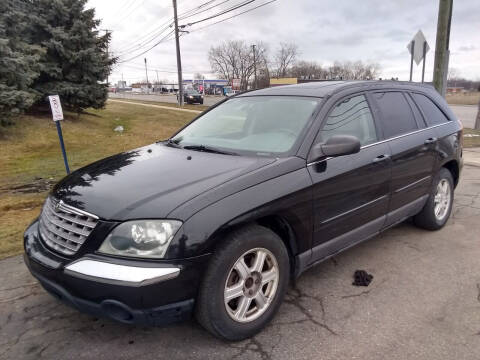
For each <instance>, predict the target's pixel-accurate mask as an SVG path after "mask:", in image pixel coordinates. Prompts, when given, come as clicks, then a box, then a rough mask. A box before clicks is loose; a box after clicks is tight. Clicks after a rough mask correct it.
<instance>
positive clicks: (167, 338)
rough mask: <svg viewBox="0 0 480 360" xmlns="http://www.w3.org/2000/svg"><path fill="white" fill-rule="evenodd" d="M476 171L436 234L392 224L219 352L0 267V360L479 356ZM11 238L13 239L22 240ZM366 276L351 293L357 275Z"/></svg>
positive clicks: (179, 327)
mask: <svg viewBox="0 0 480 360" xmlns="http://www.w3.org/2000/svg"><path fill="white" fill-rule="evenodd" d="M479 218H480V167H478V166H471V165H466V166H465V167H464V171H463V174H462V178H461V181H460V184H459V186H458V188H457V190H456V193H455V206H454V211H453V216H452V218H451V219H450V220H449V222H448V223H447V225H446V226H445V227H444V228H443V229H442V230H440V231H436V232H430V231H425V230H421V229H418V228H416V227H415V226H413V225H412V224H411V223H408V222H407V223H404V224H401V225H399V226H397V227H395V228H393V229H390V230H388V231H387V232H385V233H384V234H382V235H380V236H377V237H375V238H373V239H371V240H369V241H367V242H365V243H363V244H361V245H358V246H356V247H354V248H352V249H349V250H347V251H346V252H344V253H342V254H340V255H338V256H335V257H334V258H332V259H330V260H328V261H326V262H324V263H322V264H320V265H318V266H317V267H315V268H313V269H311V270H309V271H308V272H306V273H304V274H303V275H302V276H301V277H300V278H299V279H298V281H297V282H296V283H295V284H292V285H291V286H290V289H289V291H288V294H287V297H286V299H285V302H284V304H283V305H282V307H281V308H280V311H279V313H278V315H277V316H276V317H275V318H274V320H273V322H272V323H271V324H270V325H269V326H268V327H267V328H266V329H265V330H264V331H263V332H262V333H260V334H259V335H257V336H255V337H254V338H252V339H250V340H245V341H242V342H237V343H227V342H223V341H220V340H217V339H216V338H214V337H212V336H211V335H209V334H208V333H207V332H206V331H204V330H203V329H202V328H201V327H200V326H199V325H197V324H196V323H195V322H194V321H188V322H185V323H181V324H176V325H172V326H169V327H164V328H149V327H138V326H129V325H124V324H120V323H116V322H113V321H110V320H104V319H98V318H94V317H92V316H89V315H85V314H81V313H79V312H77V311H76V310H74V309H71V308H69V307H67V306H65V305H63V304H62V303H60V302H59V301H57V300H56V299H54V298H53V297H51V296H50V295H48V294H47V293H46V292H45V291H44V290H43V289H42V288H41V286H40V285H39V284H38V283H37V281H36V280H35V279H34V278H32V276H31V275H30V274H29V273H28V271H27V269H26V267H25V265H24V264H23V260H22V258H21V257H20V256H15V257H11V258H8V259H6V260H3V261H0V273H1V274H2V276H1V278H0V304H1V306H0V335H1V336H0V359H39V358H46V359H99V358H101V359H104V360H105V359H169V360H172V359H222V360H225V359H263V360H266V359H368V360H375V359H379V360H380V359H381V360H384V359H389V360H395V359H402V360H404V359H422V360H424V359H479V358H480V261H479V259H480V241H479V234H480V222H479V221H478V219H479ZM19 240H20V239H19ZM357 269H363V270H366V271H367V272H369V273H371V274H373V276H374V278H373V281H372V283H371V284H370V285H369V286H368V287H355V286H352V280H353V279H352V276H353V273H354V271H355V270H357Z"/></svg>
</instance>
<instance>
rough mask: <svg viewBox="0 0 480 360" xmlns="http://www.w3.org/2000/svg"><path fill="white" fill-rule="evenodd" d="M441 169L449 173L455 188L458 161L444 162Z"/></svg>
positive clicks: (458, 172)
mask: <svg viewBox="0 0 480 360" xmlns="http://www.w3.org/2000/svg"><path fill="white" fill-rule="evenodd" d="M441 167H443V168H445V169H447V170H448V171H450V173H451V174H452V177H453V184H454V187H457V184H458V181H459V178H460V167H459V165H458V161H457V160H455V159H453V160H449V161H446V162H445V163H444V164H442V166H441Z"/></svg>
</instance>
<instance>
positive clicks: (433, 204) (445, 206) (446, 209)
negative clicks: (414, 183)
mask: <svg viewBox="0 0 480 360" xmlns="http://www.w3.org/2000/svg"><path fill="white" fill-rule="evenodd" d="M453 191H454V183H453V177H452V174H451V173H450V171H448V170H447V169H445V168H441V169H440V171H439V172H438V173H437V175H436V176H435V178H434V179H433V181H432V188H431V190H430V195H429V197H428V200H427V203H426V204H425V206H424V207H423V209H422V211H420V212H419V213H418V214H417V215H415V217H414V222H415V225H417V226H419V227H421V228H424V229H427V230H438V229H441V228H442V227H443V226H445V224H446V223H447V221H448V218H449V217H450V214H451V212H452V207H453Z"/></svg>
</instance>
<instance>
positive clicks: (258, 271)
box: [224, 248, 279, 323]
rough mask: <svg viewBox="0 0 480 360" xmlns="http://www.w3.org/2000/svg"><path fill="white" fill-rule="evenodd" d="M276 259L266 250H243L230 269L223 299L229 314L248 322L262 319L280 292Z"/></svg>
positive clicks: (238, 319)
mask: <svg viewBox="0 0 480 360" xmlns="http://www.w3.org/2000/svg"><path fill="white" fill-rule="evenodd" d="M278 280H279V268H278V263H277V259H276V258H275V256H274V255H273V254H272V253H271V252H270V251H269V250H267V249H264V248H255V249H252V250H249V251H247V252H246V253H244V254H243V255H242V256H241V257H240V258H239V259H238V260H237V261H236V262H235V264H234V265H233V267H232V268H231V269H230V272H229V274H228V276H227V281H226V283H225V291H224V302H225V307H226V310H227V313H228V315H229V316H230V317H231V318H232V319H233V320H235V321H237V322H241V323H246V322H250V321H253V320H255V319H257V318H259V317H260V316H261V315H262V314H263V313H264V312H265V311H266V310H267V309H268V307H269V306H270V303H271V302H272V300H273V298H274V297H275V294H276V292H277V287H278Z"/></svg>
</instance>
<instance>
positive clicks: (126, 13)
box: [110, 0, 145, 27]
mask: <svg viewBox="0 0 480 360" xmlns="http://www.w3.org/2000/svg"><path fill="white" fill-rule="evenodd" d="M135 2H136V0H133V1H131V2H130V4H128V5H127V6H126V7H125V8H124V9H123V11H121V12H123V13H124V15H123V16H122V17H121V18H120V20H117V21H116V22H114V23H113V25H111V26H110V27H116V26H117V25H118V24H120V23H121V22H122V21H123V20H125V19H126V18H127V17H128V16H129V15H130V14H131V13H132V12H133V11H135V10H137V8H138V7H139V5H142V4H143V3H144V2H145V0H143V1H142V2H141V3H140V4H138V3H137V6H136V7H135ZM132 5H133V6H134V8H133V11H132V10H131V9H132ZM118 14H120V12H119V13H118Z"/></svg>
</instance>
